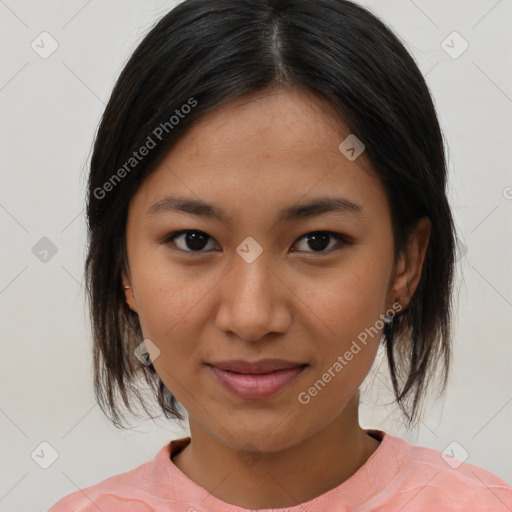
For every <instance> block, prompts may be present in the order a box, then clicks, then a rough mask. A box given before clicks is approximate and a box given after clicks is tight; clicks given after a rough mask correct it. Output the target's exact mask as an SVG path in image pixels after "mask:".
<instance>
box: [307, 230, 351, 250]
mask: <svg viewBox="0 0 512 512" xmlns="http://www.w3.org/2000/svg"><path fill="white" fill-rule="evenodd" d="M329 238H334V239H336V240H337V241H338V242H342V243H346V244H348V243H349V241H348V240H347V238H346V237H345V236H343V235H340V234H339V233H333V232H332V231H312V232H311V233H307V234H305V235H304V236H302V237H301V238H299V241H300V240H303V239H304V240H306V244H309V247H311V248H312V249H313V251H305V252H330V251H331V249H332V248H333V246H332V245H331V246H330V247H329ZM335 245H336V244H334V246H335ZM326 248H328V250H325V249H326Z"/></svg>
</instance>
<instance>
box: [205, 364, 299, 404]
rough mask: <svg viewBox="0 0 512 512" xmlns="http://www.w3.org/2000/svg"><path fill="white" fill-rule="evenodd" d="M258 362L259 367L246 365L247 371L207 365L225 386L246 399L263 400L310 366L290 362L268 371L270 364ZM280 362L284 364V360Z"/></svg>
mask: <svg viewBox="0 0 512 512" xmlns="http://www.w3.org/2000/svg"><path fill="white" fill-rule="evenodd" d="M238 363H239V362H238ZM238 363H237V364H238ZM216 364H217V363H216ZM258 364H259V365H260V366H259V367H255V366H254V365H253V367H252V368H248V367H247V366H246V367H245V368H246V370H245V371H246V373H238V372H234V371H230V370H226V369H223V368H219V367H217V366H213V365H211V364H207V366H208V369H209V370H210V371H211V372H212V374H213V375H214V377H215V378H216V380H217V381H218V382H220V384H222V385H223V386H224V388H226V389H227V390H228V391H230V392H231V393H233V394H234V395H236V396H237V397H239V398H242V399H244V400H261V399H264V398H268V397H271V396H273V395H276V394H277V393H279V392H280V391H282V390H283V389H284V388H285V387H286V386H287V385H288V384H290V383H291V382H292V381H293V380H294V379H295V378H296V377H297V376H298V375H299V374H301V373H302V372H303V370H304V369H305V368H306V367H307V366H308V365H307V364H303V365H297V363H293V366H290V365H291V363H288V367H287V368H281V369H277V370H273V371H268V366H266V367H263V366H262V365H261V362H260V363H258ZM267 364H268V363H267ZM279 364H283V361H281V362H280V363H279ZM264 368H267V372H266V373H265V372H263V371H262V369H264ZM249 372H250V373H249Z"/></svg>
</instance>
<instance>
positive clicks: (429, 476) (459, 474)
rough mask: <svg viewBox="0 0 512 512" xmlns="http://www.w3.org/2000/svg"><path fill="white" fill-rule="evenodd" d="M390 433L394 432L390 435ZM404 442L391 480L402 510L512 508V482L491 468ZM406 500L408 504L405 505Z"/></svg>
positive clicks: (397, 439) (401, 442)
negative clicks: (399, 461)
mask: <svg viewBox="0 0 512 512" xmlns="http://www.w3.org/2000/svg"><path fill="white" fill-rule="evenodd" d="M391 437H393V436H391ZM393 441H394V443H395V444H402V446H404V445H407V448H408V449H407V450H405V451H404V453H405V457H404V458H403V460H402V464H401V468H400V471H399V472H398V474H397V478H396V479H395V480H394V482H393V484H394V485H393V487H394V494H395V496H396V495H399V496H400V501H401V502H402V503H403V504H404V512H405V510H429V507H430V509H432V507H434V508H435V509H436V510H450V511H458V510H460V511H462V510H472V511H477V510H482V511H483V510H495V511H504V512H505V511H507V510H512V486H511V485H509V484H508V483H507V482H505V481H504V480H502V479H501V478H499V477H498V476H497V475H495V474H493V473H491V472H490V471H488V470H486V469H484V468H482V467H479V466H475V465H473V464H470V463H468V462H463V461H462V460H458V459H457V458H455V457H453V456H450V455H453V451H452V452H451V453H449V452H448V453H444V452H440V451H439V450H435V449H433V448H426V447H422V446H413V445H409V444H408V443H407V442H406V441H404V440H401V439H399V438H393ZM406 504H408V506H406Z"/></svg>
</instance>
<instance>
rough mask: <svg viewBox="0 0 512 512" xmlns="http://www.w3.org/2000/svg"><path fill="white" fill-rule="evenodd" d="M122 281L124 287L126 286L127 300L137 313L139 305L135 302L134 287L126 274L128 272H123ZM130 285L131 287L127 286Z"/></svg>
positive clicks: (125, 294)
mask: <svg viewBox="0 0 512 512" xmlns="http://www.w3.org/2000/svg"><path fill="white" fill-rule="evenodd" d="M122 281H123V288H124V296H125V298H126V302H127V303H128V306H129V307H130V309H131V310H132V311H134V312H135V313H137V305H136V303H135V295H134V293H133V288H132V285H131V282H130V279H129V278H128V276H127V275H126V273H125V272H124V270H123V272H122ZM127 287H129V288H127Z"/></svg>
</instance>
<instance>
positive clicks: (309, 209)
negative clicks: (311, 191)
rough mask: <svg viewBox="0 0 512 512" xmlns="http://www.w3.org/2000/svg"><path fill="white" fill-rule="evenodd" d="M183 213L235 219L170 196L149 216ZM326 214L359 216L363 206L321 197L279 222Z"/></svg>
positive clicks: (286, 213) (285, 210)
mask: <svg viewBox="0 0 512 512" xmlns="http://www.w3.org/2000/svg"><path fill="white" fill-rule="evenodd" d="M169 211H171V212H183V213H189V214H192V215H197V216H199V217H206V218H213V217H217V218H218V219H220V220H221V221H222V222H224V223H226V224H229V223H230V222H231V221H232V220H233V219H232V217H231V216H230V215H228V214H227V213H226V212H225V211H224V210H223V209H222V208H220V207H219V206H216V205H214V204H211V203H208V202H205V201H199V200H196V199H192V198H187V197H175V196H168V197H165V198H164V199H162V200H160V201H158V202H157V203H155V204H153V205H152V206H150V207H149V208H148V210H147V212H146V213H147V215H157V214H160V213H163V212H169ZM326 213H341V214H343V215H345V214H346V215H352V216H359V215H361V214H362V213H363V207H362V205H360V204H358V203H354V202H352V201H350V200H349V199H347V198H346V197H319V198H316V199H314V200H312V201H310V202H308V203H301V204H296V205H293V206H290V207H288V208H283V209H282V210H281V211H280V212H279V215H278V218H277V222H290V221H292V220H298V219H304V218H308V217H313V216H315V215H322V214H326Z"/></svg>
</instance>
